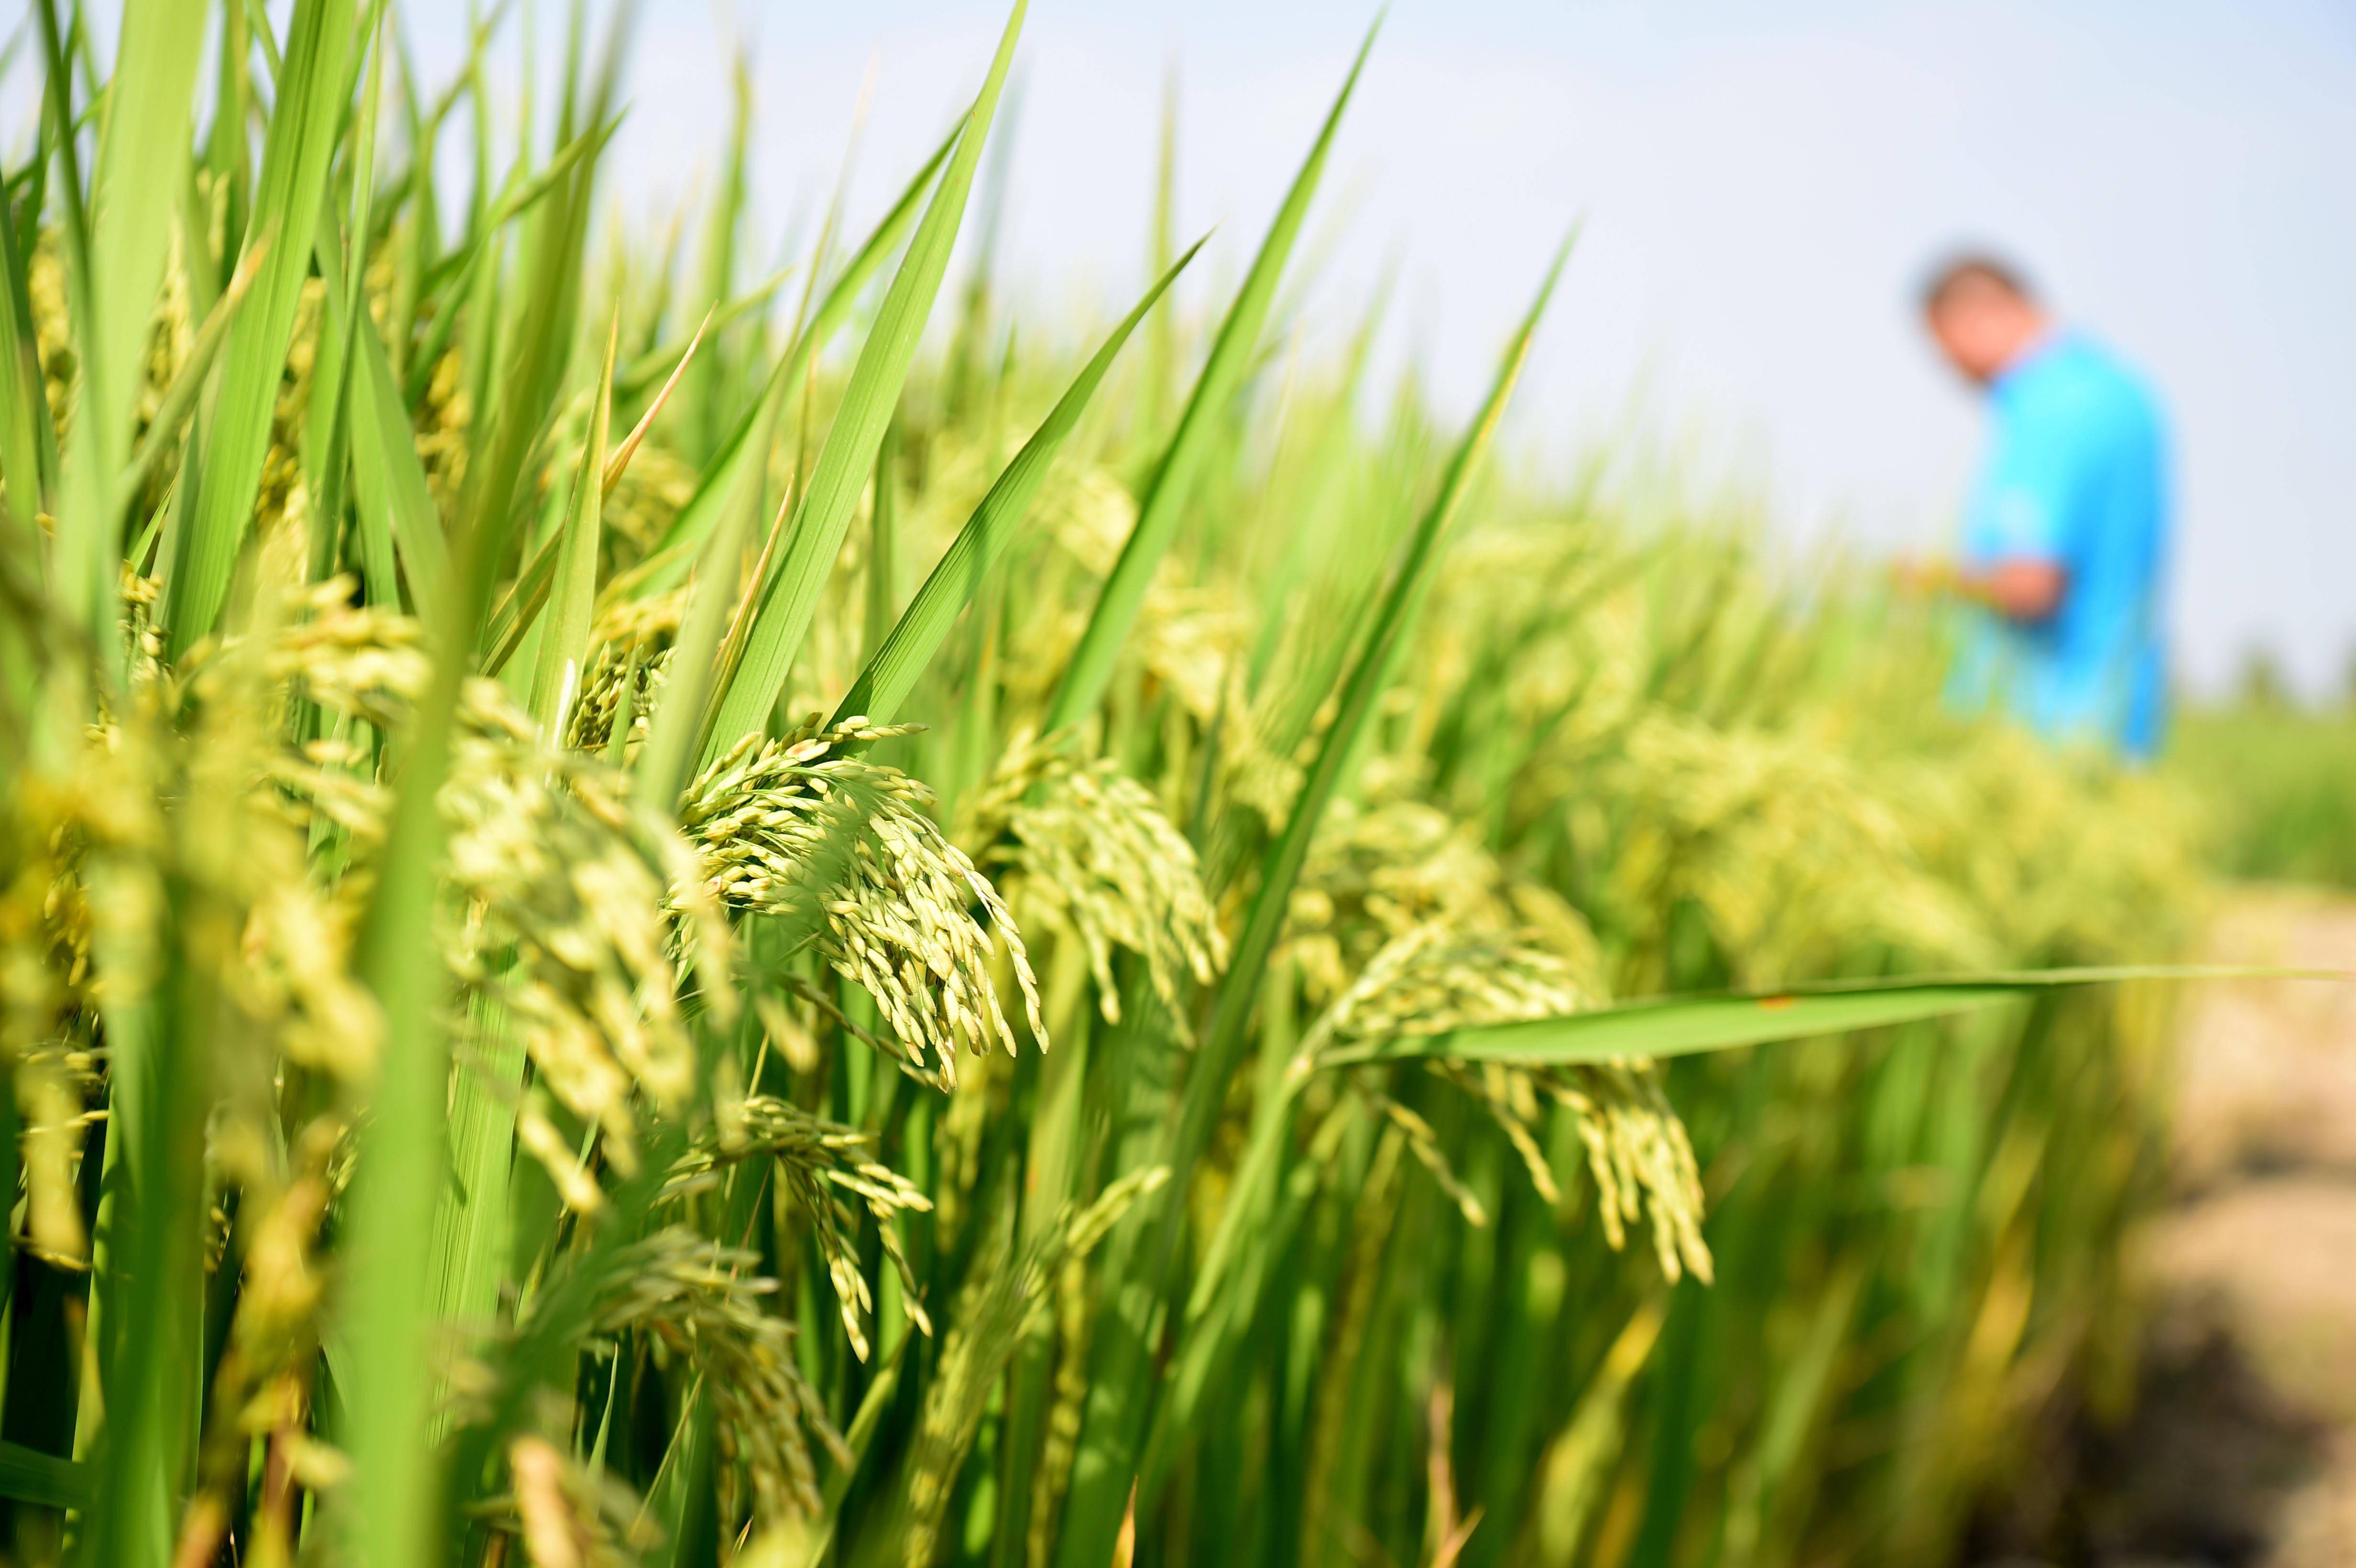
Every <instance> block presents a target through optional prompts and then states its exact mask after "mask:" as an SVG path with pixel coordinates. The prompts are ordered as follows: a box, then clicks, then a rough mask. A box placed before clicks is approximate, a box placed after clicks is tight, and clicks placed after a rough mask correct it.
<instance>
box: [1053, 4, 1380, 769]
mask: <svg viewBox="0 0 2356 1568" xmlns="http://www.w3.org/2000/svg"><path fill="white" fill-rule="evenodd" d="M1380 30H1381V23H1380V22H1379V21H1378V22H1376V25H1375V27H1371V28H1369V29H1367V32H1366V37H1365V42H1363V43H1361V44H1360V45H1359V46H1358V54H1357V58H1356V59H1354V60H1352V61H1351V62H1350V73H1349V75H1348V76H1346V77H1344V78H1343V80H1342V91H1340V92H1339V93H1337V94H1336V95H1335V96H1334V99H1333V108H1332V109H1330V110H1328V111H1327V112H1326V115H1325V123H1324V124H1323V126H1322V127H1321V128H1320V129H1319V131H1318V133H1317V140H1316V141H1315V142H1314V143H1313V144H1312V145H1311V146H1310V149H1309V156H1308V157H1307V158H1306V159H1305V160H1304V161H1303V162H1302V164H1301V172H1300V173H1299V174H1297V175H1295V176H1293V180H1292V187H1291V188H1290V190H1288V191H1287V192H1285V196H1284V202H1283V204H1282V205H1281V206H1280V207H1279V208H1277V209H1276V219H1275V221H1273V222H1272V223H1270V224H1269V230H1268V237H1267V238H1266V239H1265V240H1261V241H1260V248H1259V253H1258V255H1257V256H1255V257H1253V258H1252V264H1251V271H1250V272H1247V273H1245V274H1244V283H1243V287H1242V288H1241V289H1240V290H1238V291H1237V294H1236V303H1235V304H1233V305H1231V306H1229V307H1228V309H1227V316H1226V320H1225V321H1224V322H1222V323H1221V324H1220V325H1219V335H1218V336H1217V338H1216V339H1215V340H1214V341H1213V343H1212V345H1211V357H1210V358H1209V360H1208V361H1206V362H1205V365H1204V366H1203V373H1202V375H1201V376H1200V377H1198V378H1196V379H1195V382H1194V394H1193V395H1192V396H1191V397H1189V398H1188V399H1187V401H1186V409H1185V411H1184V412H1183V413H1182V414H1181V415H1179V417H1178V429H1177V431H1176V432H1175V433H1174V434H1173V435H1172V436H1171V438H1170V445H1169V447H1168V448H1167V449H1166V450H1165V451H1164V452H1163V453H1162V459H1161V462H1160V463H1159V464H1156V465H1155V468H1154V470H1153V477H1152V478H1151V480H1149V481H1148V482H1147V485H1146V489H1145V496H1144V499H1143V500H1142V501H1141V503H1140V504H1139V507H1138V511H1137V522H1136V524H1135V526H1134V527H1132V528H1130V534H1129V542H1128V543H1127V544H1125V545H1123V546H1122V547H1121V552H1120V559H1119V560H1117V561H1115V562H1114V563H1113V569H1112V575H1111V576H1110V577H1109V578H1108V579H1107V580H1106V581H1105V585H1104V590H1103V592H1102V593H1101V594H1100V595H1099V596H1098V600H1097V605H1096V610H1095V612H1094V613H1092V614H1091V615H1090V616H1089V617H1088V624H1087V630H1086V631H1084V632H1082V633H1081V634H1080V644H1079V646H1078V647H1077V648H1076V649H1074V650H1073V652H1072V657H1071V662H1070V663H1069V664H1068V665H1066V667H1065V670H1064V678H1063V683H1062V684H1061V685H1060V686H1059V687H1058V688H1056V691H1055V701H1054V702H1053V703H1052V704H1051V705H1050V706H1049V707H1048V709H1047V719H1046V724H1047V728H1049V729H1050V730H1057V729H1062V728H1064V727H1066V726H1067V725H1071V724H1076V723H1078V722H1080V721H1081V720H1083V719H1086V718H1087V716H1088V715H1089V714H1091V713H1093V712H1095V711H1096V707H1097V704H1098V702H1099V701H1100V700H1102V699H1103V697H1104V690H1105V687H1106V685H1107V684H1108V682H1109V681H1110V680H1111V679H1112V670H1113V664H1114V661H1115V660H1117V659H1118V658H1119V656H1120V649H1121V645H1122V644H1124V643H1125V642H1127V641H1128V640H1129V631H1130V626H1131V625H1132V624H1135V622H1136V620H1137V613H1138V610H1139V608H1140V607H1141V605H1142V604H1143V603H1145V590H1146V587H1147V585H1148V584H1149V583H1151V581H1152V580H1153V572H1154V569H1155V568H1156V567H1158V566H1160V565H1161V564H1162V555H1163V553H1164V552H1165V551H1167V550H1168V549H1169V548H1170V541H1171V539H1172V538H1173V536H1174V535H1175V533H1176V531H1177V528H1178V519H1179V517H1181V516H1182V515H1183V511H1184V509H1185V507H1186V503H1187V501H1188V500H1189V499H1190V498H1191V496H1192V495H1193V490H1194V479H1195V475H1196V471H1197V470H1198V469H1199V468H1200V466H1201V465H1202V464H1203V461H1204V459H1205V457H1206V456H1207V455H1208V453H1209V452H1210V450H1211V443H1213V441H1214V440H1215V436H1216V432H1217V431H1218V429H1219V428H1220V427H1221V426H1222V425H1223V424H1224V423H1225V421H1226V419H1227V417H1228V410H1229V407H1230V405H1231V404H1232V403H1233V402H1234V400H1235V397H1236V394H1237V390H1238V389H1240V388H1241V387H1242V385H1243V381H1244V378H1245V376H1246V374H1247V373H1248V371H1249V370H1250V368H1251V366H1252V363H1253V361H1254V359H1255V358H1256V357H1258V352H1259V337H1260V330H1261V328H1262V327H1263V326H1264V325H1266V324H1267V321H1268V313H1269V304H1271V303H1272V302H1273V301H1274V299H1275V298H1276V289H1277V284H1278V283H1279V282H1280V280H1281V279H1282V278H1283V276H1284V265H1285V262H1286V261H1289V260H1290V258H1291V255H1292V247H1293V244H1294V241H1296V240H1298V239H1299V238H1300V237H1301V223H1302V221H1303V219H1306V218H1307V217H1308V214H1309V204H1310V202H1311V200H1312V198H1313V197H1315V196H1316V194H1317V183H1318V180H1319V178H1320V176H1323V173H1324V172H1325V159H1326V155H1327V154H1328V153H1329V152H1330V151H1331V150H1332V148H1333V133H1335V132H1336V131H1337V130H1339V129H1340V128H1341V124H1342V112H1343V111H1344V110H1345V109H1347V108H1348V107H1349V105H1350V94H1351V93H1352V92H1353V91H1355V89H1356V87H1357V85H1358V73H1359V72H1360V71H1361V70H1363V69H1365V64H1366V56H1367V54H1368V53H1369V52H1370V51H1371V50H1372V49H1373V48H1374V47H1375V35H1376V33H1377V32H1379V31H1380Z"/></svg>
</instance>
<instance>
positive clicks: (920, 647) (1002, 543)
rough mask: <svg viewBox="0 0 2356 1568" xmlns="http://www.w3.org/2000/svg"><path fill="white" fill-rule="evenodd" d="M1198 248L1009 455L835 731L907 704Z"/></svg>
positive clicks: (846, 700)
mask: <svg viewBox="0 0 2356 1568" xmlns="http://www.w3.org/2000/svg"><path fill="white" fill-rule="evenodd" d="M1203 244H1204V241H1203V240H1196V241H1194V244H1193V245H1192V246H1190V247H1188V249H1187V251H1186V253H1185V254H1184V255H1183V256H1181V257H1179V258H1178V260H1177V261H1175V262H1173V263H1172V265H1171V267H1170V269H1169V270H1168V271H1167V272H1163V273H1162V276H1161V277H1160V278H1159V279H1157V280H1156V281H1155V283H1154V284H1153V286H1152V287H1151V288H1150V289H1148V290H1147V291H1146V293H1145V297H1144V298H1143V299H1141V300H1140V301H1138V303H1137V305H1136V308H1134V309H1133V310H1131V311H1130V313H1129V315H1126V316H1124V317H1122V318H1121V321H1120V325H1118V326H1116V327H1114V328H1113V330H1112V333H1111V335H1110V336H1108V337H1107V338H1106V339H1105V341H1104V344H1103V346H1102V347H1099V348H1098V350H1097V352H1096V357H1094V358H1092V359H1090V360H1089V361H1088V362H1087V367H1086V368H1083V369H1082V370H1081V371H1080V373H1079V375H1078V377H1077V378H1076V379H1074V380H1073V382H1072V384H1071V386H1070V388H1068V389H1066V391H1065V393H1064V395H1063V397H1062V398H1061V399H1059V400H1057V401H1056V403H1055V408H1054V410H1053V411H1050V412H1049V413H1048V415H1047V417H1046V419H1045V420H1044V421H1043V422H1042V423H1041V424H1040V426H1039V428H1038V430H1037V431H1035V432H1033V434H1032V437H1031V439H1030V440H1029V441H1027V442H1025V443H1023V450H1022V451H1021V452H1018V453H1015V454H1014V460H1013V461H1012V463H1009V464H1007V465H1006V468H1005V471H1004V472H1002V473H1001V474H1000V475H999V476H998V480H997V482H996V483H995V484H993V485H991V487H990V493H989V494H988V495H986V496H983V497H982V498H981V504H980V506H978V507H975V508H974V510H973V516H972V517H969V518H967V519H966V524H965V527H964V528H960V529H959V530H958V537H957V538H956V539H955V540H953V541H952V542H951V543H950V545H949V548H948V550H947V551H946V552H945V553H944V554H943V555H942V556H941V559H940V562H939V564H938V565H937V566H935V567H934V568H933V571H932V575H931V576H929V577H927V578H926V579H925V585H924V586H923V587H922V588H920V589H918V590H917V591H916V598H915V599H914V600H912V601H910V603H909V604H908V608H907V609H906V610H905V612H903V613H902V614H901V616H900V618H899V620H898V621H897V622H896V623H895V624H894V625H893V627H892V631H891V635H889V636H887V637H885V638H884V640H883V646H882V647H880V648H878V649H876V650H875V654H874V656H873V657H872V658H870V659H869V660H868V661H867V667H866V668H865V669H862V671H860V672H859V678H858V679H857V680H855V681H853V682H852V683H851V689H850V691H848V692H846V693H845V694H844V695H843V699H842V701H841V703H840V704H838V705H837V706H836V709H835V713H834V721H835V722H836V723H838V724H839V723H841V721H842V720H845V719H847V718H849V717H851V715H853V714H865V715H867V716H868V717H869V718H871V719H873V720H877V721H878V722H882V723H888V722H890V720H891V718H892V715H893V714H894V712H896V711H897V710H898V709H899V706H900V703H901V700H902V699H904V698H905V697H906V696H907V694H908V689H909V688H911V687H913V686H914V685H915V684H916V678H917V677H919V676H921V675H922V674H923V673H924V670H925V667H926V665H928V664H930V663H931V662H932V658H933V655H934V653H935V652H936V651H937V649H938V648H939V647H940V645H941V639H942V638H944V637H946V636H948V631H949V627H950V626H951V625H953V624H956V621H957V618H958V616H959V615H960V614H962V613H964V611H965V607H966V603H967V602H968V601H969V600H970V599H971V598H972V597H973V594H974V591H975V589H976V588H978V587H979V586H980V583H981V580H982V579H983V577H985V576H987V575H988V574H989V571H990V569H991V565H992V564H994V563H995V562H996V561H997V560H998V558H999V556H1000V554H1001V552H1002V551H1004V549H1006V546H1007V544H1008V543H1009V542H1010V541H1011V540H1012V538H1013V537H1014V531H1015V529H1016V528H1018V527H1020V526H1021V524H1022V521H1023V517H1024V515H1025V514H1026V513H1028V512H1029V510H1030V509H1031V502H1032V500H1033V497H1034V496H1037V495H1038V493H1039V486H1040V485H1041V483H1042V482H1043V481H1044V480H1045V478H1046V477H1047V471H1048V469H1049V468H1050V467H1052V466H1053V465H1054V464H1055V456H1056V453H1059V452H1061V451H1062V450H1063V446H1064V443H1065V442H1066V440H1067V439H1068V438H1069V437H1070V435H1071V433H1072V431H1073V429H1074V427H1075V426H1076V425H1077V424H1078V423H1079V421H1080V415H1081V414H1082V413H1083V412H1085V411H1087V405H1088V400H1089V399H1090V398H1092V397H1094V396H1095V395H1096V389H1097V388H1098V385H1099V384H1100V383H1101V382H1102V381H1103V380H1104V378H1105V372H1106V371H1108V370H1109V369H1110V368H1112V362H1113V360H1114V358H1115V357H1118V356H1119V353H1120V350H1121V347H1122V346H1123V345H1124V344H1126V343H1127V342H1128V341H1129V336H1130V333H1131V332H1133V331H1134V330H1135V329H1136V327H1137V324H1138V323H1139V322H1141V321H1142V320H1143V319H1144V318H1145V314H1146V312H1148V311H1150V310H1151V309H1152V308H1153V305H1154V303H1155V302H1156V301H1158V300H1159V299H1161V297H1162V293H1163V292H1164V291H1165V290H1167V289H1168V288H1169V287H1170V285H1171V283H1173V282H1174V281H1175V280H1176V279H1177V276H1178V274H1179V273H1180V272H1183V271H1184V270H1185V268H1186V263H1187V262H1189V261H1193V260H1194V256H1195V253H1196V252H1197V251H1201V250H1202V248H1203Z"/></svg>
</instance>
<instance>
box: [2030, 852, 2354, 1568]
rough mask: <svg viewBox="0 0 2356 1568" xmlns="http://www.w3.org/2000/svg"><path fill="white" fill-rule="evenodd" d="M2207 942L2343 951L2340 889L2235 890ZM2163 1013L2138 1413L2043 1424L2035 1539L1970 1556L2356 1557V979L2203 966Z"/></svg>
mask: <svg viewBox="0 0 2356 1568" xmlns="http://www.w3.org/2000/svg"><path fill="white" fill-rule="evenodd" d="M2210 947H2211V951H2210V954H2209V956H2210V958H2211V961H2213V962H2216V963H2220V964H2234V965H2269V966H2277V965H2278V966H2291V967H2310V966H2311V967H2318V968H2334V969H2356V901H2350V900H2346V899H2329V898H2325V897H2322V896H2320V895H2316V894H2308V893H2294V892H2271V891H2270V892H2264V893H2251V894H2246V895H2243V896H2241V897H2239V898H2237V899H2236V900H2235V901H2233V904H2232V905H2231V907H2230V908H2229V909H2228V910H2227V911H2226V912H2224V915H2223V917H2222V919H2221V920H2220V921H2219V923H2218V924H2217V927H2216V929H2215V933H2214V934H2213V936H2212V938H2211V944H2210ZM2182 1030H2183V1032H2182V1035H2181V1037H2180V1056H2179V1073H2180V1079H2179V1105H2178V1107H2177V1117H2176V1133H2175V1137H2176V1147H2175V1151H2174V1159H2173V1169H2172V1172H2171V1176H2172V1183H2173V1192H2174V1196H2173V1198H2172V1200H2171V1201H2170V1204H2169V1209H2168V1211H2167V1212H2166V1213H2165V1214H2164V1215H2163V1216H2162V1217H2161V1218H2160V1220H2159V1221H2158V1223H2157V1224H2156V1225H2155V1226H2154V1227H2153V1228H2152V1231H2151V1232H2150V1234H2149V1235H2148V1237H2147V1241H2146V1247H2145V1252H2144V1256H2143V1264H2144V1267H2145V1269H2146V1271H2147V1276H2148V1278H2149V1279H2150V1281H2151V1284H2152V1287H2153V1289H2152V1303H2153V1308H2152V1313H2153V1315H2152V1320H2151V1324H2150V1330H2151V1331H2150V1335H2149V1339H2148V1343H2147V1349H2146V1352H2145V1361H2144V1369H2143V1384H2142V1391H2141V1394H2140V1397H2139V1400H2138V1403H2137V1409H2136V1414H2135V1416H2134V1418H2133V1419H2132V1420H2131V1421H2130V1422H2129V1423H2128V1424H2127V1425H2126V1428H2125V1429H2124V1430H2120V1431H2116V1432H2112V1433H2100V1432H2094V1431H2088V1430H2083V1429H2081V1430H2079V1431H2077V1432H2075V1433H2074V1434H2073V1435H2071V1436H2069V1437H2067V1438H2064V1439H2063V1440H2062V1443H2061V1445H2060V1446H2061V1451H2062V1453H2063V1454H2065V1455H2066V1459H2065V1461H2064V1468H2065V1469H2066V1470H2067V1471H2068V1472H2069V1474H2068V1476H2067V1477H2066V1478H2061V1477H2056V1480H2057V1483H2058V1484H2057V1485H2056V1486H2055V1498H2054V1501H2053V1503H2052V1504H2051V1506H2050V1507H2048V1508H2043V1509H2037V1510H2035V1511H2037V1512H2039V1513H2041V1514H2043V1515H2044V1516H2045V1521H2044V1523H2043V1525H2042V1526H2041V1527H2040V1529H2039V1530H2038V1531H2037V1533H2038V1534H2039V1535H2040V1536H2043V1537H2045V1538H2046V1539H2047V1541H2048V1544H2047V1546H2046V1552H2045V1555H2044V1556H2042V1557H2040V1556H2026V1557H2024V1556H2021V1555H2019V1554H2018V1553H2015V1554H2013V1555H2010V1556H2003V1555H2001V1554H1997V1555H1995V1556H1993V1557H1992V1558H1990V1559H1984V1561H1996V1562H2003V1563H2008V1564H2015V1565H2020V1568H2027V1565H2028V1564H2043V1563H2052V1564H2057V1565H2059V1564H2068V1565H2072V1568H2074V1565H2077V1564H2087V1565H2090V1568H2356V987H2351V986H2343V985H2331V984H2319V983H2314V982H2298V981H2234V982H2231V983H2224V984H2216V985H2211V986H2209V987H2204V988H2203V990H2202V991H2201V994H2200V995H2198V996H2197V997H2194V998H2193V999H2192V1000H2191V1002H2190V1006H2189V1007H2188V1008H2187V1009H2186V1012H2185V1016H2184V1019H2183V1026H2182ZM2032 1484H2033V1483H2032Z"/></svg>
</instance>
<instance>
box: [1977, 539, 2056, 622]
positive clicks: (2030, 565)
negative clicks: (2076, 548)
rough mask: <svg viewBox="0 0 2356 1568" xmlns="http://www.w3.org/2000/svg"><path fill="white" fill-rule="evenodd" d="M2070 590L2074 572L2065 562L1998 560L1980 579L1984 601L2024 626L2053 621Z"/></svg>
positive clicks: (2029, 559) (2008, 618) (2023, 559)
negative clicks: (2071, 571) (2063, 564)
mask: <svg viewBox="0 0 2356 1568" xmlns="http://www.w3.org/2000/svg"><path fill="white" fill-rule="evenodd" d="M2069 589H2070V572H2069V570H2068V569H2067V568H2065V567H2064V566H2062V565H2061V562H2059V561H2054V560H2036V559H2034V558H2033V557H2028V556H2023V557H2021V558H2019V559H2018V560H2000V561H1997V563H1996V565H1995V566H1993V567H1991V568H1990V569H1989V570H1988V571H1987V574H1986V575H1984V576H1983V577H1981V578H1980V580H1979V592H1980V597H1981V600H1982V601H1983V602H1984V603H1987V605H1988V606H1989V607H1990V608H1991V609H1993V610H1995V611H1996V613H1997V614H1999V615H2002V616H2003V617H2004V618H2005V619H2006V620H2008V621H2015V622H2018V623H2019V624H2022V625H2024V626H2033V625H2036V624H2039V623H2040V622H2043V621H2050V620H2051V619H2052V618H2053V615H2054V613H2055V612H2056V611H2058V610H2060V609H2061V596H2062V594H2064V593H2066V592H2069Z"/></svg>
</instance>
